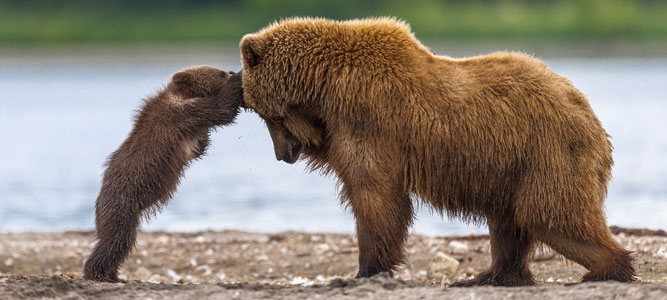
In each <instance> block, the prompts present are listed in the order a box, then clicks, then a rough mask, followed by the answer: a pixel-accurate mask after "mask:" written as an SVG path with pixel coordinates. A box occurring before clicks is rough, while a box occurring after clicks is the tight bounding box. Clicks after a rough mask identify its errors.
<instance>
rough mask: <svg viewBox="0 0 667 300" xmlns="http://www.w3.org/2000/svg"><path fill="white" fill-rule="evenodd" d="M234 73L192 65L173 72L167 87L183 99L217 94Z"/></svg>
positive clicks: (223, 88)
mask: <svg viewBox="0 0 667 300" xmlns="http://www.w3.org/2000/svg"><path fill="white" fill-rule="evenodd" d="M234 75H235V73H234V72H227V71H223V70H221V69H218V68H214V67H210V66H198V67H192V68H188V69H185V70H182V71H179V72H177V73H175V74H174V75H173V76H172V77H171V82H169V85H167V89H168V90H169V91H170V92H172V93H174V94H176V95H178V96H180V97H183V98H184V99H190V98H197V97H212V96H217V95H220V94H221V93H222V92H224V90H225V87H226V86H227V85H228V84H229V83H232V82H230V79H232V77H233V76H234ZM237 80H240V78H237Z"/></svg>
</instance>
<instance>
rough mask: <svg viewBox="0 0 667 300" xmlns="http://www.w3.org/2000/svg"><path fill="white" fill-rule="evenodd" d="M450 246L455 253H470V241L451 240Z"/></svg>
mask: <svg viewBox="0 0 667 300" xmlns="http://www.w3.org/2000/svg"><path fill="white" fill-rule="evenodd" d="M448 246H449V248H450V249H451V250H452V252H454V253H457V254H460V253H468V243H466V242H459V241H451V242H449V244H448Z"/></svg>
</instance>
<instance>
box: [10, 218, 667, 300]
mask: <svg viewBox="0 0 667 300" xmlns="http://www.w3.org/2000/svg"><path fill="white" fill-rule="evenodd" d="M612 231H613V232H615V233H616V234H615V236H616V238H617V240H618V241H619V242H620V243H621V244H622V245H623V246H624V247H626V248H627V249H630V250H633V251H635V254H634V257H635V265H636V267H637V270H638V275H639V278H638V279H637V282H635V283H632V284H620V283H586V284H577V285H568V284H571V283H577V282H578V280H579V279H580V277H581V276H582V275H583V274H584V273H585V270H584V269H583V268H582V267H581V266H579V265H577V264H575V263H572V262H569V261H566V260H565V259H563V258H562V257H561V256H560V255H557V254H555V253H553V252H552V251H551V250H549V249H546V248H545V249H540V250H539V251H538V253H536V255H535V259H534V262H533V263H532V265H531V269H532V271H533V273H534V274H535V277H536V279H537V280H538V282H539V284H540V285H539V286H537V287H527V288H525V287H524V288H490V287H477V288H448V287H447V285H448V284H449V283H451V282H454V281H457V280H462V279H466V278H470V277H472V276H475V275H476V274H477V273H478V272H480V271H481V270H483V269H484V268H485V267H487V266H488V264H489V262H490V259H491V257H490V252H489V241H488V237H487V236H462V237H431V236H419V235H413V236H412V237H411V238H410V240H409V242H408V244H407V253H408V263H407V264H406V265H404V266H402V267H401V268H400V269H399V271H398V273H397V274H396V276H395V277H396V278H393V279H392V278H389V277H387V276H386V275H380V276H376V277H373V278H370V279H363V280H355V279H352V277H354V275H355V272H356V268H357V253H358V251H357V248H356V239H355V238H354V236H353V235H347V234H311V233H299V232H285V233H277V234H264V233H250V232H240V231H222V232H213V231H211V232H197V233H177V232H152V233H141V234H140V235H139V240H138V243H137V247H136V250H135V251H134V253H133V254H132V255H131V257H130V258H129V259H128V260H127V262H126V264H125V265H124V266H123V268H122V271H121V277H122V278H124V279H125V280H127V281H128V283H127V284H111V283H96V282H90V281H87V280H83V279H81V276H82V274H81V270H82V266H83V261H84V259H85V256H86V255H88V253H89V252H90V249H91V247H92V245H93V242H94V234H93V233H92V232H60V233H2V234H0V299H23V298H31V299H32V298H58V299H60V298H67V299H89V298H90V299H93V298H94V299H98V298H101V299H148V298H152V299H228V298H238V299H253V298H286V299H307V298H311V299H328V298H341V299H346V298H347V299H361V298H364V299H365V298H369V299H406V298H410V299H418V298H434V297H437V298H452V299H460V298H471V299H473V298H479V299H495V298H497V299H502V298H506V297H513V298H518V299H524V298H525V299H535V298H536V297H538V295H539V297H541V298H544V299H561V298H570V299H571V298H581V299H585V298H592V297H599V298H623V299H660V298H662V299H666V298H667V236H666V234H665V232H664V231H649V230H644V231H641V230H626V229H622V228H612Z"/></svg>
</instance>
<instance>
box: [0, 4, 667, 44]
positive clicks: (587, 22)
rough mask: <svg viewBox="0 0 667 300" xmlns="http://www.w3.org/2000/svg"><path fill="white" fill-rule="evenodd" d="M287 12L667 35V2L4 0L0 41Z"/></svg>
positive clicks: (189, 31) (444, 29)
mask: <svg viewBox="0 0 667 300" xmlns="http://www.w3.org/2000/svg"><path fill="white" fill-rule="evenodd" d="M290 16H321V17H327V18H333V19H350V18H359V17H367V16H396V17H399V18H401V19H404V20H406V21H407V22H408V23H410V24H411V26H412V28H413V31H415V33H416V35H417V36H418V38H420V39H425V40H445V39H460V40H483V39H494V38H495V39H498V38H500V39H504V38H515V39H525V40H555V39H596V40H605V39H629V40H634V39H637V40H649V39H651V40H667V1H665V0H535V1H529V0H498V1H492V0H472V1H463V0H441V1H436V0H412V1H405V0H386V1H380V0H370V1H354V0H338V1H317V0H285V1H271V0H247V1H242V0H219V1H213V0H189V1H186V0H144V1H132V0H99V1H98V0H89V1H85V0H70V1H50V0H24V1H20V0H0V44H2V45H21V44H68V43H154V42H174V43H178V42H187V43H197V42H201V43H211V42H213V43H219V42H220V43H222V42H237V41H238V40H239V39H240V38H241V37H242V36H243V34H245V33H249V32H255V31H257V30H259V29H260V28H262V27H264V26H266V25H268V24H270V23H271V22H272V21H274V20H278V19H280V18H284V17H290Z"/></svg>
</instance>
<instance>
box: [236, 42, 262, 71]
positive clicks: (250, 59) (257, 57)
mask: <svg viewBox="0 0 667 300" xmlns="http://www.w3.org/2000/svg"><path fill="white" fill-rule="evenodd" d="M241 55H242V56H243V64H244V65H245V66H246V67H249V68H252V67H255V66H257V65H259V63H260V62H261V61H262V42H261V40H260V38H259V37H257V36H256V35H254V34H249V35H246V36H244V37H243V39H242V40H241Z"/></svg>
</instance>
